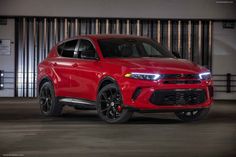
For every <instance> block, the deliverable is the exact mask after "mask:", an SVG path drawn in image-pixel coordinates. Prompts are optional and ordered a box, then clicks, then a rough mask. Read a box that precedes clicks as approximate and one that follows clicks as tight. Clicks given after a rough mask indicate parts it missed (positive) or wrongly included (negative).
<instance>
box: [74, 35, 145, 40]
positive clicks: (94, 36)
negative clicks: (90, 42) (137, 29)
mask: <svg viewBox="0 0 236 157" xmlns="http://www.w3.org/2000/svg"><path fill="white" fill-rule="evenodd" d="M79 37H87V38H92V39H109V38H146V37H141V36H135V35H123V34H99V35H81V36H78V38H79Z"/></svg>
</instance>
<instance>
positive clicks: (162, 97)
mask: <svg viewBox="0 0 236 157" xmlns="http://www.w3.org/2000/svg"><path fill="white" fill-rule="evenodd" d="M205 100H206V92H205V90H202V89H176V90H156V91H155V92H153V94H152V96H151V97H150V102H151V103H152V104H155V105H160V106H162V105H168V106H169V105H195V104H201V103H203V102H205Z"/></svg>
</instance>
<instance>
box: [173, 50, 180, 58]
mask: <svg viewBox="0 0 236 157" xmlns="http://www.w3.org/2000/svg"><path fill="white" fill-rule="evenodd" d="M172 53H173V55H174V56H175V57H176V58H181V57H180V54H179V53H178V52H175V51H173V52H172Z"/></svg>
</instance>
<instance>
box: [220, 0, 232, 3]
mask: <svg viewBox="0 0 236 157" xmlns="http://www.w3.org/2000/svg"><path fill="white" fill-rule="evenodd" d="M216 3H217V4H233V3H234V1H233V0H232V1H227V0H225V1H224V0H219V1H216Z"/></svg>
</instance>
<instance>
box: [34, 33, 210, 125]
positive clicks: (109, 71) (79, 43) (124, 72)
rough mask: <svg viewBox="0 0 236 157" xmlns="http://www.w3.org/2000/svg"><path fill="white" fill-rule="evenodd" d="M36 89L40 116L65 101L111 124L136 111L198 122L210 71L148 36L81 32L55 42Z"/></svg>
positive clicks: (206, 104) (206, 102)
mask: <svg viewBox="0 0 236 157" xmlns="http://www.w3.org/2000/svg"><path fill="white" fill-rule="evenodd" d="M38 90H39V102H40V109H41V113H42V114H43V115H46V116H56V115H60V114H61V112H62V109H63V106H65V105H69V106H73V107H74V108H76V109H96V110H97V112H98V115H99V116H100V117H101V119H103V120H105V121H106V122H109V123H121V122H125V121H127V120H128V119H129V118H130V117H131V115H132V113H133V112H134V111H139V112H148V111H156V112H175V114H176V115H177V117H178V118H179V119H181V120H183V121H195V120H199V119H202V118H204V117H206V115H207V113H208V111H209V108H210V106H211V103H212V96H213V86H212V80H211V74H210V72H209V70H207V69H206V68H204V67H201V66H199V65H197V64H194V63H192V62H190V61H188V60H184V59H178V58H176V57H174V56H173V55H172V54H171V53H170V52H168V51H167V50H166V49H164V48H162V47H161V46H160V45H158V44H157V43H156V42H154V41H152V40H150V39H147V38H143V37H136V36H124V35H88V36H80V37H76V38H73V39H69V40H66V41H63V42H61V43H59V44H57V45H56V46H55V47H53V48H52V50H51V52H50V53H49V55H48V57H47V58H46V59H45V60H44V61H42V62H41V63H40V64H39V66H38Z"/></svg>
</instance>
